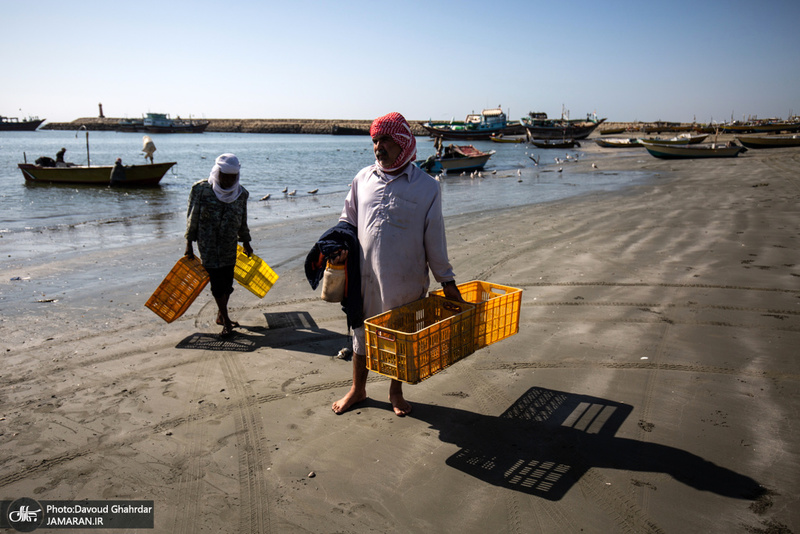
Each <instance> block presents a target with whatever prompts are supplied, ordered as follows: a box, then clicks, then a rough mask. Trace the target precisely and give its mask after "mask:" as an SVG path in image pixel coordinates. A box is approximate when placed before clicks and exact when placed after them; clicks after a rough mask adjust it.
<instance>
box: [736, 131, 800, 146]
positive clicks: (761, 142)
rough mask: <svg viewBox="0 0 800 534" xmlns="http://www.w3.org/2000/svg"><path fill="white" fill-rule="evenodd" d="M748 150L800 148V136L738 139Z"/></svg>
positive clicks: (749, 136)
mask: <svg viewBox="0 0 800 534" xmlns="http://www.w3.org/2000/svg"><path fill="white" fill-rule="evenodd" d="M736 140H737V141H739V142H740V143H741V144H742V145H744V146H746V147H747V148H785V147H793V146H800V135H797V134H795V135H740V136H738V137H737V138H736Z"/></svg>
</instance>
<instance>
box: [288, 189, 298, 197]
mask: <svg viewBox="0 0 800 534" xmlns="http://www.w3.org/2000/svg"><path fill="white" fill-rule="evenodd" d="M296 194H297V189H292V190H291V191H289V196H290V197H293V196H295V195H296Z"/></svg>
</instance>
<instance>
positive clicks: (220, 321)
mask: <svg viewBox="0 0 800 534" xmlns="http://www.w3.org/2000/svg"><path fill="white" fill-rule="evenodd" d="M217 324H218V325H224V324H225V320H224V319H223V318H222V314H219V315H217ZM231 328H239V323H237V322H236V321H231Z"/></svg>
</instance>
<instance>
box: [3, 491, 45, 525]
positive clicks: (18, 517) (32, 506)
mask: <svg viewBox="0 0 800 534" xmlns="http://www.w3.org/2000/svg"><path fill="white" fill-rule="evenodd" d="M8 522H9V524H10V525H11V526H12V527H13V528H14V530H16V531H17V532H33V531H34V530H36V529H37V528H39V527H40V526H42V523H44V512H43V511H42V505H41V504H39V503H38V502H37V501H36V500H34V499H29V498H28V497H23V498H21V499H17V500H16V501H14V502H12V503H11V506H9V507H8Z"/></svg>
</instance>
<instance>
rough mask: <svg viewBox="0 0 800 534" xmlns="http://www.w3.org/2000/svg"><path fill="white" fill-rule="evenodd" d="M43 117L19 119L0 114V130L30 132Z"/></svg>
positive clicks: (40, 122)
mask: <svg viewBox="0 0 800 534" xmlns="http://www.w3.org/2000/svg"><path fill="white" fill-rule="evenodd" d="M44 121H45V119H40V118H39V117H28V118H27V119H25V120H19V119H18V118H17V117H3V116H2V115H0V132H32V131H34V130H36V128H38V127H39V126H40V125H41V124H42V123H43V122H44Z"/></svg>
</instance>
